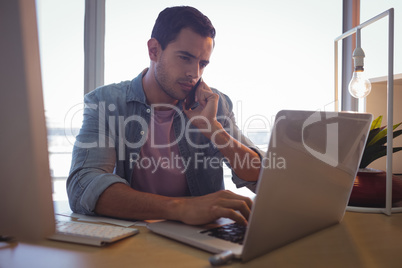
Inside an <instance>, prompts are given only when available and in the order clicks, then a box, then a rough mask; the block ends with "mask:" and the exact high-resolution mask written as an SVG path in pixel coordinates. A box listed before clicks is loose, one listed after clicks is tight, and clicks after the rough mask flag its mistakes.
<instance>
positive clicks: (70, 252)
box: [0, 212, 402, 268]
mask: <svg viewBox="0 0 402 268" xmlns="http://www.w3.org/2000/svg"><path fill="white" fill-rule="evenodd" d="M138 228H139V229H140V234H138V235H136V236H134V237H131V238H128V239H125V240H123V241H120V242H118V243H115V244H112V245H109V246H107V247H103V248H97V247H91V246H82V245H77V244H69V243H62V242H56V241H42V242H40V243H37V244H27V243H16V244H11V245H9V244H5V243H0V267H4V268H13V267H24V268H25V267H40V268H46V267H52V268H53V267H68V268H78V267H97V268H101V267H119V268H124V267H140V268H143V267H174V268H177V267H209V266H210V265H209V262H208V258H209V256H210V254H209V253H207V252H204V251H201V250H198V249H195V248H192V247H189V246H187V245H184V244H181V243H179V242H176V241H173V240H170V239H167V238H164V237H161V236H158V235H156V234H153V233H151V232H149V231H148V230H147V229H146V228H145V227H138ZM226 267H247V268H249V267H342V268H343V267H354V268H356V267H365V268H366V267H402V214H393V215H392V216H386V215H382V214H364V213H353V212H347V213H346V215H345V218H344V220H343V222H342V223H341V224H338V225H336V226H333V227H330V228H328V229H325V230H323V231H320V232H317V233H315V234H312V235H310V236H308V237H305V238H303V239H301V240H298V241H296V242H293V243H291V244H289V245H287V246H285V247H282V248H280V249H277V250H275V251H273V252H271V253H268V254H266V255H264V256H262V257H260V258H257V259H254V260H252V261H250V262H247V263H242V262H239V261H234V262H232V263H231V264H230V265H228V266H226Z"/></svg>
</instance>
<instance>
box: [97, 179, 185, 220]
mask: <svg viewBox="0 0 402 268" xmlns="http://www.w3.org/2000/svg"><path fill="white" fill-rule="evenodd" d="M176 207H177V200H175V199H174V198H170V197H165V196H160V195H155V194H150V193H144V192H139V191H136V190H134V189H132V188H131V187H130V186H128V185H125V184H123V183H115V184H112V185H111V186H109V187H108V188H107V189H106V190H105V191H104V192H103V193H102V195H101V196H100V197H99V199H98V202H97V203H96V207H95V212H96V213H97V214H99V215H105V216H111V217H117V218H122V219H136V220H151V219H171V220H178V219H176V218H175V216H174V214H173V213H172V211H176V209H177V208H176Z"/></svg>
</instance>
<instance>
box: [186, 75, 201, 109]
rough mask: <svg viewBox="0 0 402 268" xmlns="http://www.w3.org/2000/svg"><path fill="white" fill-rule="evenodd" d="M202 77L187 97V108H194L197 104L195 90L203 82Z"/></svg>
mask: <svg viewBox="0 0 402 268" xmlns="http://www.w3.org/2000/svg"><path fill="white" fill-rule="evenodd" d="M201 81H202V78H200V79H199V80H198V81H197V83H196V84H195V86H194V88H193V89H192V90H191V91H190V93H189V94H188V96H187V98H186V110H189V109H190V108H193V106H194V104H195V91H196V90H197V87H198V85H199V84H200V83H201Z"/></svg>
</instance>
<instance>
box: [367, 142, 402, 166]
mask: <svg viewBox="0 0 402 268" xmlns="http://www.w3.org/2000/svg"><path fill="white" fill-rule="evenodd" d="M374 147H375V148H374ZM366 151H367V150H365V151H364V154H363V157H362V160H361V161H360V166H359V168H366V167H367V166H368V165H369V164H370V163H371V162H373V161H375V160H377V159H378V158H381V157H383V156H386V155H387V147H386V146H383V145H380V146H373V147H372V148H370V150H368V151H369V152H367V153H366ZM399 151H402V147H395V148H393V149H392V153H396V152H399Z"/></svg>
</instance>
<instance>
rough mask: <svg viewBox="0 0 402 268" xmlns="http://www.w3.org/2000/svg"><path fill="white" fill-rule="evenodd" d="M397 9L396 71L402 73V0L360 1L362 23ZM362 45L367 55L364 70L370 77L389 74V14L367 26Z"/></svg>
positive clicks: (363, 31)
mask: <svg viewBox="0 0 402 268" xmlns="http://www.w3.org/2000/svg"><path fill="white" fill-rule="evenodd" d="M392 7H393V8H394V9H395V30H394V31H395V33H394V34H395V36H394V38H395V40H394V73H395V74H399V73H402V62H401V60H400V59H401V58H402V50H401V47H402V34H401V29H402V20H401V13H400V12H401V11H402V2H401V1H400V0H388V1H375V0H361V1H360V23H363V22H365V21H367V20H369V19H371V18H373V17H375V16H377V15H378V14H380V13H382V12H384V11H386V10H388V9H390V8H392ZM361 39H362V40H361V42H362V44H361V46H362V48H363V49H364V52H365V54H366V57H365V59H364V71H365V72H366V76H367V77H368V78H374V77H381V76H386V75H388V16H387V17H385V18H383V19H381V20H379V21H377V22H375V23H373V24H371V25H369V26H367V27H366V28H364V29H363V30H362V32H361Z"/></svg>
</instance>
